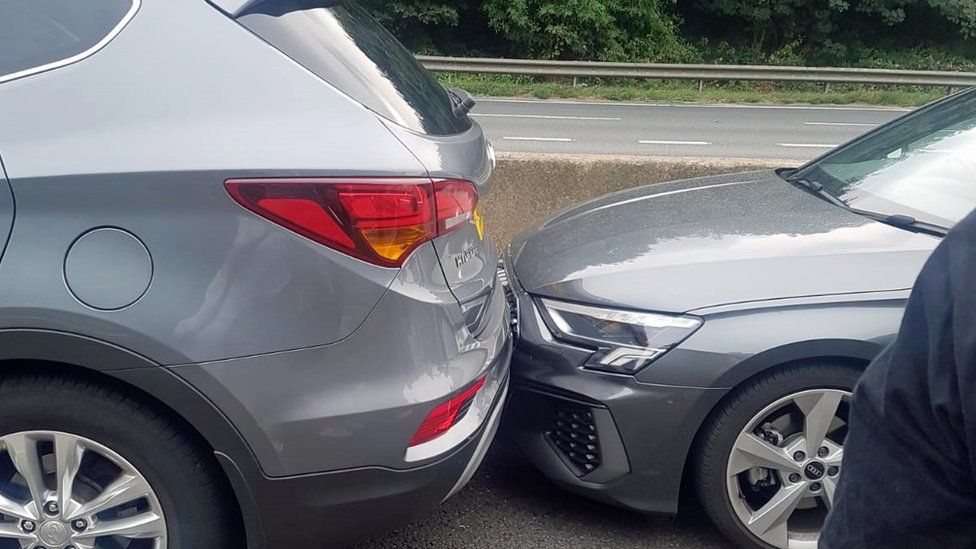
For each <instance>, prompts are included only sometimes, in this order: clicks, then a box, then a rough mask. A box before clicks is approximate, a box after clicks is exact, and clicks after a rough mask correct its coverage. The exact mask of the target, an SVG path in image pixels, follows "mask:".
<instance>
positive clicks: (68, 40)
mask: <svg viewBox="0 0 976 549" xmlns="http://www.w3.org/2000/svg"><path fill="white" fill-rule="evenodd" d="M131 8H132V0H0V79H3V78H4V77H9V76H11V75H13V74H14V73H19V72H21V71H26V70H30V69H35V68H38V67H43V66H44V65H49V64H51V63H56V62H58V61H63V60H65V59H68V58H70V57H73V56H75V55H78V54H80V53H83V52H85V51H87V50H89V49H91V48H92V47H94V46H95V45H96V44H98V43H99V42H100V41H101V40H102V39H103V38H105V37H106V36H107V35H108V34H109V33H111V32H112V30H113V29H114V28H115V27H116V26H117V25H118V24H119V23H120V22H121V21H122V19H123V18H124V17H125V15H126V13H128V12H129V10H130V9H131Z"/></svg>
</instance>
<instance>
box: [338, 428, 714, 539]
mask: <svg viewBox="0 0 976 549" xmlns="http://www.w3.org/2000/svg"><path fill="white" fill-rule="evenodd" d="M475 547H477V548H496V547H497V548H505V549H520V548H523V547H524V548H531V549H563V548H566V549H589V548H591V547H600V548H606V549H618V548H624V547H634V548H636V547H641V548H654V549H656V548H665V547H667V548H678V549H730V547H729V545H727V544H726V543H725V542H723V541H722V538H721V537H720V536H719V534H718V533H717V532H716V531H715V529H714V528H713V527H712V526H711V525H710V524H708V521H707V520H705V519H704V517H703V516H702V515H701V512H700V511H698V510H697V509H694V508H692V509H691V510H690V511H689V512H687V513H684V514H682V515H681V516H680V517H678V518H677V519H675V520H672V519H669V518H665V517H651V516H646V515H641V514H638V513H632V512H629V511H625V510H623V509H618V508H616V507H611V506H608V505H603V504H600V503H595V502H592V501H589V500H587V499H584V498H581V497H579V496H576V495H573V494H570V493H566V492H564V491H562V490H559V489H557V488H555V487H554V486H552V485H551V484H549V483H548V482H547V481H546V480H545V479H544V478H543V477H542V476H541V475H539V474H538V473H537V472H536V471H535V470H534V469H533V468H532V467H531V466H530V465H529V464H528V463H527V462H526V461H525V459H524V458H523V457H522V456H521V455H520V454H519V453H518V451H517V450H516V449H515V448H514V447H513V446H512V444H511V443H509V442H508V441H507V440H506V439H505V438H504V437H502V438H499V439H496V440H495V444H494V445H493V446H492V449H491V451H490V452H489V454H488V457H487V458H486V459H485V463H484V464H483V465H482V466H481V469H479V471H478V473H477V475H476V476H475V477H474V479H472V481H471V483H470V484H469V485H468V486H467V487H466V488H465V489H464V490H462V491H461V492H459V493H458V494H457V495H456V496H454V497H453V498H451V499H449V500H448V501H447V502H445V503H444V504H443V505H441V506H440V507H439V508H438V509H437V511H435V512H434V513H433V514H432V515H431V516H429V517H428V518H426V519H424V520H421V521H420V522H417V523H414V524H412V525H411V526H408V527H406V528H404V529H402V530H400V531H398V532H395V533H394V534H392V535H389V536H385V537H382V538H377V539H374V540H371V541H368V542H366V543H363V544H360V545H357V546H355V547H354V548H353V549H394V548H397V549H404V548H410V549H413V548H438V549H441V548H443V549H461V548H465V549H467V548H475Z"/></svg>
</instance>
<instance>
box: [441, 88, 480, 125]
mask: <svg viewBox="0 0 976 549" xmlns="http://www.w3.org/2000/svg"><path fill="white" fill-rule="evenodd" d="M447 94H448V95H450V96H451V104H452V107H453V109H454V116H456V117H458V118H462V117H464V116H467V115H468V113H469V112H471V109H473V108H474V106H475V101H474V97H471V94H470V93H468V92H467V91H465V90H462V89H461V88H447Z"/></svg>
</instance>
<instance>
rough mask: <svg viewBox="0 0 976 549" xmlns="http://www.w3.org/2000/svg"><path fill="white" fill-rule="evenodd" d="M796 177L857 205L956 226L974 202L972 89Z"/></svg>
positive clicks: (975, 101)
mask: <svg viewBox="0 0 976 549" xmlns="http://www.w3.org/2000/svg"><path fill="white" fill-rule="evenodd" d="M801 175H804V176H806V177H807V178H808V179H813V180H815V181H819V182H820V183H822V184H823V185H824V188H825V189H826V190H827V191H829V192H830V193H832V194H833V195H835V196H837V197H838V198H840V199H841V200H843V201H845V202H847V203H848V204H849V205H851V206H852V207H854V208H857V209H860V210H866V211H871V212H876V213H881V214H886V215H892V214H903V215H910V216H912V217H915V218H916V219H919V220H922V221H925V222H928V223H933V224H936V225H940V226H943V227H950V226H952V225H955V224H956V222H958V221H959V220H961V219H962V218H963V217H965V216H966V215H967V214H968V213H969V212H971V211H972V210H973V208H974V207H976V91H971V92H967V93H964V94H961V95H959V96H956V97H953V98H951V99H949V100H946V101H942V102H940V103H938V104H935V105H932V106H931V107H928V108H926V109H923V110H921V111H919V112H917V113H915V114H912V115H909V116H907V117H905V118H902V119H901V120H899V121H897V122H895V123H893V124H891V125H888V126H886V127H884V128H882V129H880V130H878V131H876V132H873V133H870V134H868V135H867V136H865V137H863V138H861V139H859V140H857V141H855V142H853V143H852V144H850V145H848V146H846V147H844V148H842V149H839V150H838V151H837V152H835V153H832V154H830V155H828V156H826V157H824V158H822V159H821V160H818V161H816V162H814V163H813V164H811V165H810V166H808V167H806V168H804V170H803V172H802V173H801Z"/></svg>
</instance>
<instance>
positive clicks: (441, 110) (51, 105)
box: [0, 0, 511, 549]
mask: <svg viewBox="0 0 976 549" xmlns="http://www.w3.org/2000/svg"><path fill="white" fill-rule="evenodd" d="M471 104H472V102H471V99H470V97H469V96H467V95H466V94H465V93H463V92H461V91H458V90H455V91H452V92H448V91H446V90H445V89H443V88H442V87H440V85H438V84H437V82H436V81H435V80H434V79H433V78H432V77H431V76H430V75H429V74H428V73H426V72H425V71H424V70H423V69H422V68H421V67H420V66H419V65H418V64H417V63H416V62H415V61H414V59H413V57H412V56H411V54H410V53H409V52H407V51H406V50H405V49H404V48H403V47H402V46H400V45H399V43H397V42H396V40H394V39H393V37H392V36H391V35H389V34H388V33H386V31H384V30H383V29H382V28H381V27H380V26H378V25H377V24H376V23H375V22H374V21H373V20H372V19H371V18H370V16H369V15H368V14H367V13H366V12H365V11H364V10H363V8H361V7H360V6H358V5H357V4H356V3H355V2H351V1H346V2H333V1H329V0H264V1H251V0H211V1H210V2H207V1H206V0H84V1H75V0H0V159H2V169H0V254H2V257H0V548H28V547H29V548H33V549H41V548H44V549H55V548H58V549H65V548H72V549H93V548H111V549H122V548H125V549H149V548H153V549H163V548H169V549H202V548H207V549H221V548H227V549H240V548H241V547H245V546H246V547H319V546H334V545H335V544H337V543H341V542H345V541H348V540H352V539H356V538H360V537H363V536H369V535H375V534H377V533H380V532H382V531H383V530H385V529H389V528H393V527H395V526H397V525H398V524H400V523H401V522H403V521H407V520H409V519H411V518H414V517H417V516H419V515H420V514H423V513H424V512H426V511H427V510H429V509H431V508H432V507H434V506H436V505H437V504H439V503H440V502H442V501H444V500H445V499H446V498H448V497H450V496H451V495H452V494H453V493H455V492H457V491H458V490H459V489H460V488H461V487H462V486H464V484H465V483H466V482H467V480H468V479H469V478H470V477H471V475H472V474H473V473H474V471H475V469H476V468H477V467H478V464H479V463H480V461H481V459H482V457H483V455H484V453H485V451H486V448H487V446H488V445H489V443H490V441H491V439H492V437H493V435H494V432H495V429H496V426H497V423H498V418H499V415H500V411H501V407H502V403H503V402H504V399H505V396H506V391H507V387H508V385H507V383H508V361H509V357H510V354H511V336H510V330H509V313H508V308H507V307H508V305H507V302H506V300H505V297H504V292H502V291H501V290H499V288H500V285H498V284H496V257H495V251H494V250H493V248H492V246H491V244H490V243H489V241H488V240H486V237H485V234H484V226H483V223H482V219H481V216H480V214H479V210H478V199H479V196H482V195H483V194H484V193H485V191H486V189H487V185H488V182H489V178H490V175H491V172H492V169H493V165H494V155H493V153H492V151H491V149H490V146H489V145H488V143H487V141H486V140H485V136H484V134H483V132H482V130H481V128H480V127H479V126H478V125H477V124H475V123H473V122H472V121H471V120H470V119H469V117H468V116H467V112H468V110H469V109H470V107H471Z"/></svg>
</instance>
